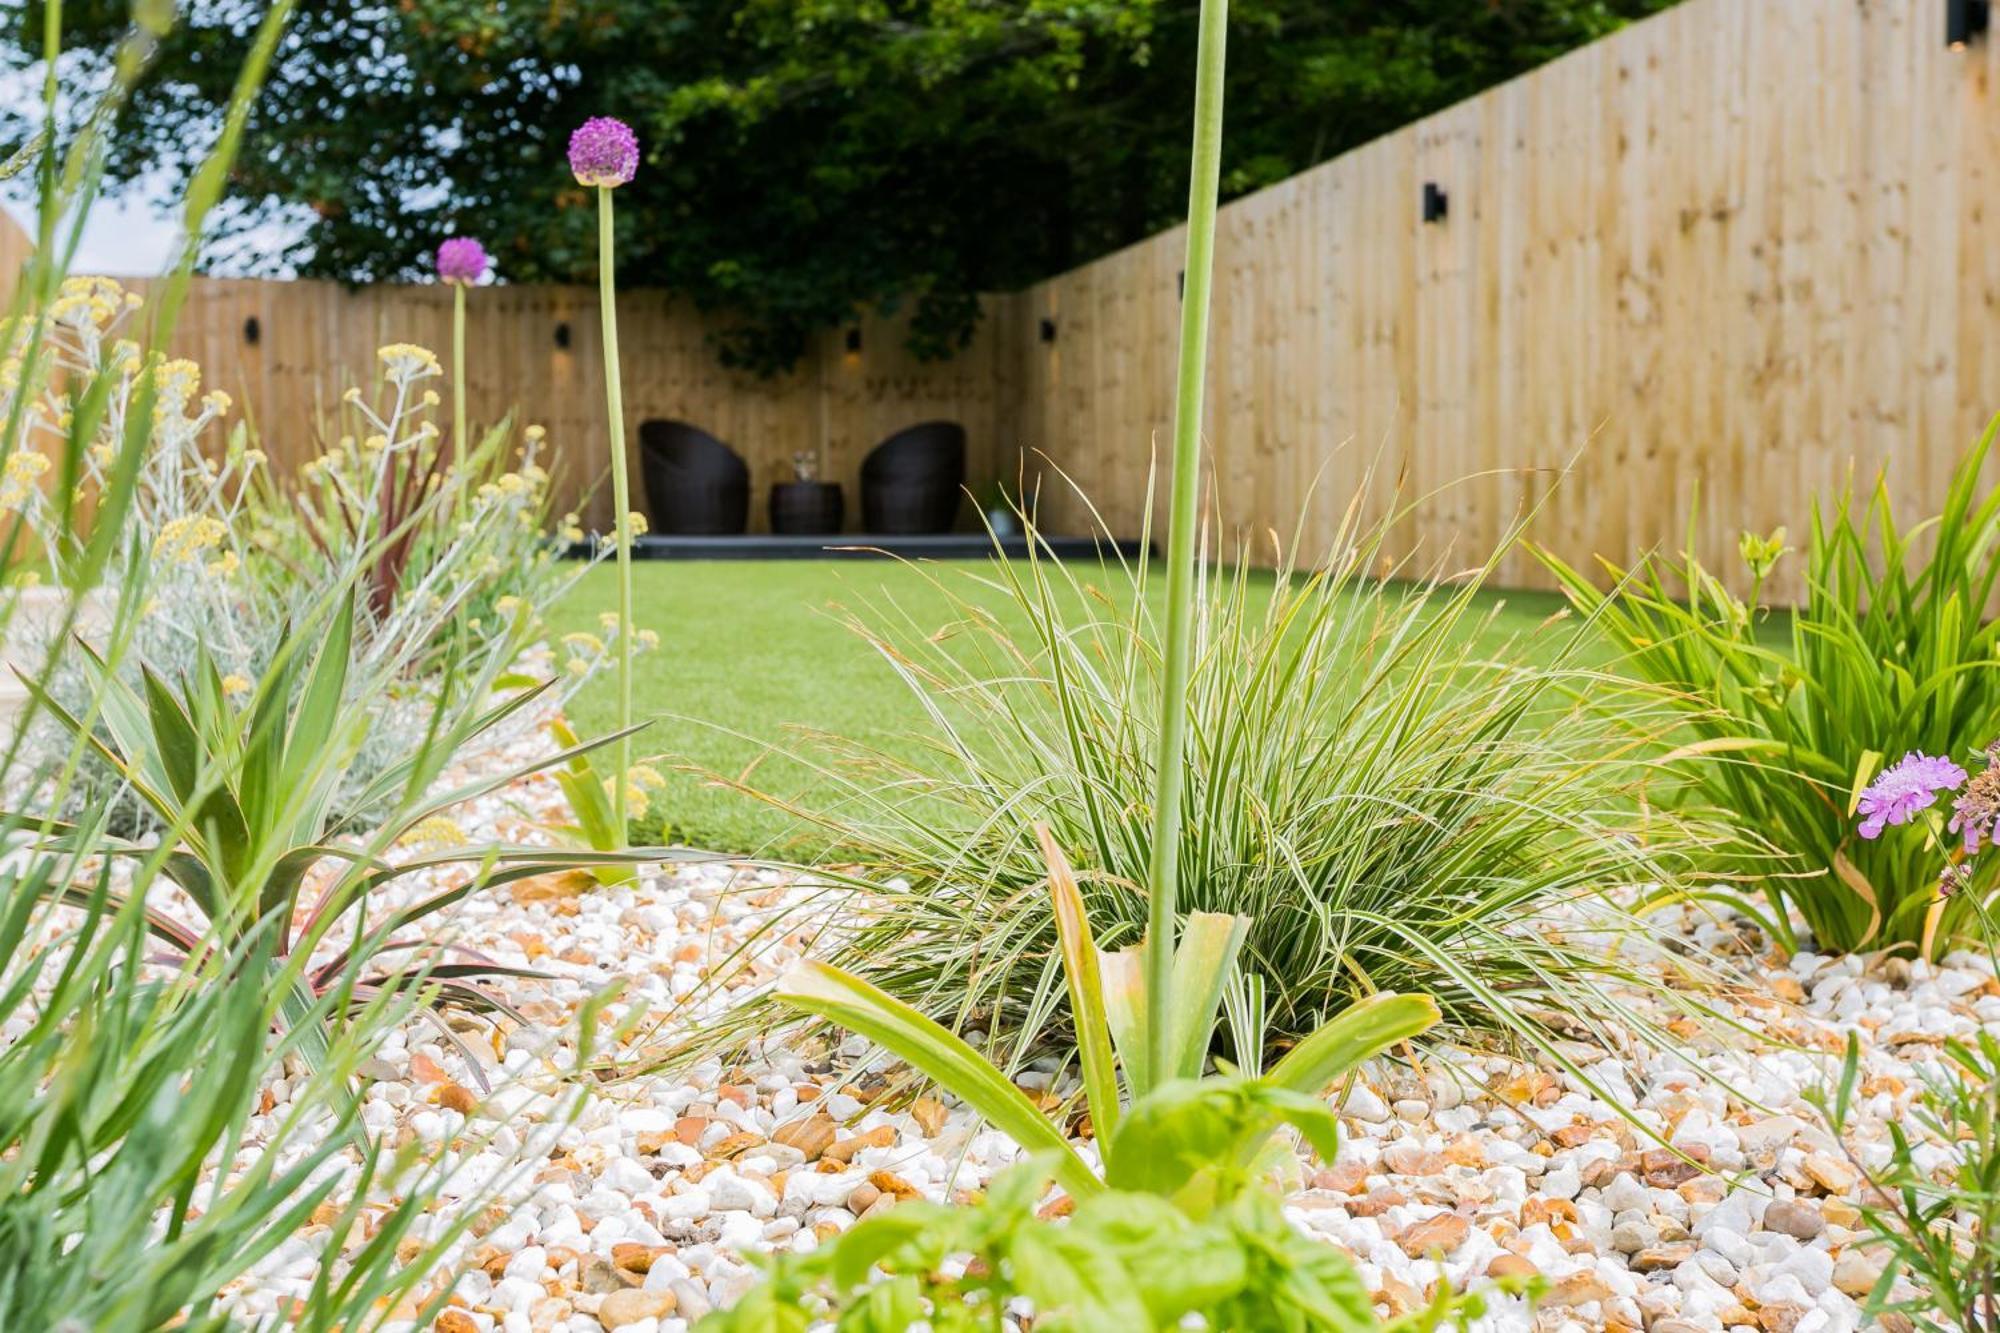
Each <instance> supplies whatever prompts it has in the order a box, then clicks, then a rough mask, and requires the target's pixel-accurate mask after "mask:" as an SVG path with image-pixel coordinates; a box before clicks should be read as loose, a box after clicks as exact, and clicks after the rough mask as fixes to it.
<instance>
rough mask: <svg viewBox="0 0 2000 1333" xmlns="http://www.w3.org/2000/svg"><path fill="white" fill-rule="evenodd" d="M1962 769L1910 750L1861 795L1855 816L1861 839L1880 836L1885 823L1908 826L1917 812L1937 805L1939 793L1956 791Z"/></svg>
mask: <svg viewBox="0 0 2000 1333" xmlns="http://www.w3.org/2000/svg"><path fill="white" fill-rule="evenodd" d="M1964 781H1965V770H1964V769H1962V768H1960V767H1959V766H1958V765H1957V764H1954V763H1952V762H1951V760H1949V759H1939V758H1936V757H1933V756H1931V755H1927V754H1919V753H1918V752H1917V751H1915V750H1912V751H1911V752H1910V753H1908V754H1906V755H1904V756H1903V757H1902V759H1901V760H1899V761H1898V762H1897V763H1895V764H1894V765H1892V766H1890V767H1888V768H1885V769H1883V770H1882V772H1881V773H1880V774H1879V775H1878V776H1877V777H1876V779H1875V780H1874V781H1873V782H1871V783H1869V784H1868V787H1867V789H1866V790H1864V791H1863V792H1862V793H1861V800H1860V801H1859V803H1858V804H1857V805H1856V806H1855V813H1857V814H1859V815H1860V816H1861V836H1862V837H1864V838H1874V837H1879V836H1880V835H1881V832H1882V828H1883V826H1884V825H1886V824H1907V823H1909V822H1910V817H1911V816H1912V815H1914V814H1916V813H1917V811H1919V810H1927V809H1929V808H1930V807H1931V806H1933V805H1935V804H1936V803H1937V798H1938V793H1939V792H1941V791H1956V790H1957V789H1958V786H1959V784H1960V783H1962V782H1964Z"/></svg>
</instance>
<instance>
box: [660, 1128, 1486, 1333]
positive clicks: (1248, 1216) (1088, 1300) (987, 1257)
mask: <svg viewBox="0 0 2000 1333" xmlns="http://www.w3.org/2000/svg"><path fill="white" fill-rule="evenodd" d="M1322 1109H1323V1108H1322ZM1051 1175H1052V1169H1051V1167H1050V1165H1049V1164H1048V1163H1047V1162H1046V1161H1034V1162H1029V1163H1025V1164H1023V1165H1020V1166H1017V1167H1014V1168H1011V1169H1010V1170H1008V1171H1006V1172H1004V1173H1002V1174H1001V1175H999V1176H997V1177H995V1178H994V1181H993V1183H992V1185H991V1187H990V1188H989V1189H988V1190H987V1192H986V1194H985V1196H984V1197H983V1198H982V1199H980V1200H979V1202H977V1203H976V1204H973V1205H971V1206H969V1207H958V1208H945V1207H940V1206H937V1205H935V1204H926V1203H911V1204H902V1205H899V1206H898V1207H896V1208H895V1209H894V1210H892V1211H890V1212H888V1213H885V1214H882V1215H880V1216H877V1217H871V1218H867V1219H865V1220H864V1221H862V1222H861V1223H859V1224H858V1225H856V1226H855V1227H853V1228H851V1229H850V1230H848V1231H847V1232H845V1233H844V1234H842V1235H841V1236H840V1237H839V1238H838V1239H837V1240H836V1241H834V1242H833V1243H832V1244H830V1245H827V1246H823V1247H822V1248H820V1249H818V1250H815V1251H813V1252H812V1253H810V1254H806V1255H786V1256H783V1257H781V1258H779V1259H777V1260H776V1261H774V1262H773V1263H772V1264H771V1265H770V1273H771V1277H770V1280H769V1281H768V1282H766V1283H765V1284H763V1285H762V1286H759V1287H757V1288H755V1289H753V1290H752V1291H751V1293H750V1294H749V1295H748V1296H746V1297H745V1298H744V1299H743V1300H742V1301H740V1302H739V1303H738V1304H737V1305H736V1306H735V1307H733V1308H732V1309H729V1310H724V1311H718V1312H716V1313H714V1314H711V1315H709V1316H708V1317H707V1318H706V1319H704V1320H703V1321H702V1322H701V1323H700V1324H698V1325H696V1328H697V1330H698V1333H805V1331H806V1330H807V1329H809V1328H812V1327H815V1326H816V1322H815V1321H817V1320H823V1319H827V1318H834V1319H836V1321H837V1326H838V1327H839V1328H840V1329H841V1330H843V1333H904V1330H906V1329H909V1328H913V1327H916V1326H918V1325H919V1324H920V1323H921V1324H923V1326H925V1327H928V1328H931V1329H934V1330H936V1333H988V1331H989V1330H991V1329H994V1328H996V1327H1000V1326H1001V1319H1002V1316H1003V1314H1004V1313H1005V1312H1007V1311H1010V1310H1012V1311H1014V1312H1016V1313H1018V1312H1019V1308H1020V1303H1021V1302H1025V1303H1026V1304H1027V1305H1028V1306H1029V1307H1030V1308H1032V1310H1033V1311H1034V1327H1035V1328H1036V1329H1038V1330H1050V1331H1051V1333H1061V1331H1062V1330H1075V1331H1076V1333H1083V1331H1084V1330H1096V1329H1132V1330H1143V1329H1153V1330H1161V1331H1162V1333H1164V1331H1165V1330H1171V1329H1179V1328H1184V1327H1187V1322H1186V1321H1187V1320H1188V1319H1189V1317H1190V1316H1199V1318H1200V1319H1201V1325H1200V1326H1201V1327H1203V1328H1209V1329H1218V1330H1221V1329H1272V1330H1290V1329H1296V1330H1307V1329H1318V1330H1335V1331H1339V1333H1346V1331H1348V1330H1354V1331H1357V1333H1358V1331H1360V1330H1371V1331H1372V1330H1375V1329H1377V1328H1380V1327H1381V1324H1380V1322H1379V1321H1378V1320H1377V1319H1376V1318H1375V1313H1374V1310H1373V1308H1372V1305H1371V1303H1370V1299H1369V1295H1368V1291H1367V1288H1366V1287H1364V1286H1363V1285H1362V1284H1361V1282H1360V1279H1359V1278H1358V1277H1357V1276H1356V1274H1355V1271H1354V1268H1353V1266H1352V1265H1350V1264H1349V1263H1348V1262H1347V1261H1346V1260H1345V1259H1343V1258H1342V1257H1341V1256H1340V1254H1339V1252H1338V1251H1336V1250H1334V1249H1333V1248H1332V1247H1330V1246H1328V1245H1325V1244H1322V1243H1320V1242H1318V1241H1315V1240H1311V1239H1309V1238H1308V1237H1306V1236H1303V1235H1301V1234H1299V1232H1297V1231H1295V1230H1294V1229H1293V1228H1292V1227H1291V1226H1290V1224H1288V1223H1287V1222H1286V1221H1285V1219H1284V1215H1283V1213H1282V1212H1281V1211H1280V1209H1279V1206H1278V1203H1277V1201H1276V1200H1274V1199H1272V1198H1271V1197H1269V1196H1268V1195H1265V1194H1261V1193H1249V1194H1244V1195H1241V1196H1239V1197H1238V1198H1237V1199H1235V1200H1234V1201H1233V1202H1232V1203H1230V1204H1229V1205H1228V1206H1227V1207H1225V1208H1222V1209H1220V1210H1218V1211H1216V1212H1214V1213H1212V1214H1210V1215H1209V1216H1207V1217H1205V1218H1201V1219H1195V1218H1190V1217H1189V1216H1188V1215H1187V1214H1186V1213H1184V1212H1182V1211H1181V1210H1180V1209H1178V1208H1175V1207H1174V1206H1173V1205H1171V1204H1169V1203H1167V1202H1166V1201H1165V1200H1163V1199H1162V1198H1160V1197H1159V1195H1157V1194H1155V1193H1147V1192H1139V1191H1134V1190H1118V1189H1110V1190H1106V1191H1104V1192H1103V1193H1100V1194H1096V1195H1093V1196H1092V1197H1091V1198H1089V1199H1087V1200H1085V1201H1084V1202H1082V1203H1080V1204H1079V1205H1077V1208H1076V1210H1075V1213H1074V1214H1073V1215H1072V1216H1070V1217H1069V1218H1068V1219H1066V1220H1064V1221H1062V1222H1051V1221H1046V1220H1043V1219H1041V1218H1040V1217H1038V1216H1037V1213H1036V1205H1037V1203H1038V1202H1039V1200H1040V1199H1041V1197H1042V1194H1043V1191H1044V1190H1045V1189H1046V1188H1047V1186H1048V1184H1049V1181H1050V1179H1051ZM1485 1305H1486V1303H1485V1301H1484V1300H1483V1299H1481V1298H1479V1297H1470V1298H1468V1297H1459V1296H1454V1295H1452V1294H1450V1293H1449V1292H1447V1291H1443V1290H1441V1291H1440V1292H1439V1295H1438V1297H1437V1299H1436V1300H1435V1301H1434V1302H1433V1303H1432V1305H1431V1306H1430V1307H1429V1308H1428V1309H1426V1310H1425V1311H1423V1312H1422V1313H1421V1314H1417V1315H1410V1316H1406V1317H1404V1318H1402V1319H1399V1320H1397V1321H1395V1322H1394V1323H1393V1324H1391V1325H1389V1328H1390V1329H1391V1330H1392V1333H1418V1331H1419V1330H1425V1329H1433V1328H1437V1327H1439V1326H1440V1325H1441V1324H1443V1323H1445V1322H1447V1321H1451V1322H1455V1323H1458V1324H1460V1325H1461V1326H1463V1324H1464V1323H1465V1322H1466V1321H1469V1320H1471V1319H1474V1318H1477V1317H1478V1316H1479V1315H1480V1314H1483V1313H1484V1312H1485Z"/></svg>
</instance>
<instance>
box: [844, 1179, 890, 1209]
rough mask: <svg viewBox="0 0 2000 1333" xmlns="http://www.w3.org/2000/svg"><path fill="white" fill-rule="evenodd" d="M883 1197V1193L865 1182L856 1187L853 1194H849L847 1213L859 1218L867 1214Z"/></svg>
mask: <svg viewBox="0 0 2000 1333" xmlns="http://www.w3.org/2000/svg"><path fill="white" fill-rule="evenodd" d="M881 1197H882V1191H881V1190H879V1189H877V1188H876V1187H875V1186H873V1185H871V1184H869V1183H868V1182H867V1181H865V1180H864V1181H862V1182H861V1183H860V1184H859V1185H856V1186H855V1187H854V1189H853V1190H852V1192H850V1193H849V1194H848V1196H847V1211H848V1212H850V1213H853V1214H854V1215H855V1216H856V1217H859V1216H861V1214H863V1213H865V1212H867V1211H868V1210H869V1208H871V1207H872V1206H873V1205H874V1203H875V1201H876V1200H877V1199H879V1198H881Z"/></svg>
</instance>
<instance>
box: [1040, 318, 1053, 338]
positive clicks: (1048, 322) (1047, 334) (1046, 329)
mask: <svg viewBox="0 0 2000 1333" xmlns="http://www.w3.org/2000/svg"><path fill="white" fill-rule="evenodd" d="M1041 333H1042V341H1043V342H1045V343H1052V342H1054V341H1055V340H1056V322H1055V321H1054V320H1052V319H1049V318H1047V317H1046V316H1044V317H1043V319H1042V329H1041Z"/></svg>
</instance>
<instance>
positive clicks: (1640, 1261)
mask: <svg viewBox="0 0 2000 1333" xmlns="http://www.w3.org/2000/svg"><path fill="white" fill-rule="evenodd" d="M1692 1258H1694V1246H1692V1245H1686V1244H1681V1245H1653V1246H1649V1247H1647V1248H1646V1249H1643V1250H1640V1251H1639V1252H1638V1253H1637V1254H1635V1255H1633V1256H1632V1271H1633V1272H1635V1273H1658V1272H1662V1271H1664V1270H1666V1269H1669V1268H1679V1267H1680V1266H1681V1265H1682V1264H1684V1263H1686V1262H1687V1261H1688V1260H1690V1259H1692Z"/></svg>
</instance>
